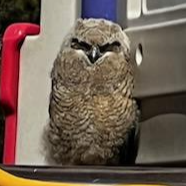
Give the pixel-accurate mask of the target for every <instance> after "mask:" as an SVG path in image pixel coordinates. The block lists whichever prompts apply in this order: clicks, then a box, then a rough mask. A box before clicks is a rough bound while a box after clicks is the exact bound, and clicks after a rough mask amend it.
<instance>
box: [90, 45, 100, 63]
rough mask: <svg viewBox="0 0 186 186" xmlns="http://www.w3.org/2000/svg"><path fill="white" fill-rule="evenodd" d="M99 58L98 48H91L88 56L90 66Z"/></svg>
mask: <svg viewBox="0 0 186 186" xmlns="http://www.w3.org/2000/svg"><path fill="white" fill-rule="evenodd" d="M100 57H101V54H100V51H99V48H98V47H95V46H93V47H92V49H91V51H90V53H89V54H88V58H89V60H90V62H91V63H92V64H94V63H95V62H96V61H97V60H98V59H99V58H100Z"/></svg>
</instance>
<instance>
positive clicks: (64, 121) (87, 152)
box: [49, 69, 137, 164]
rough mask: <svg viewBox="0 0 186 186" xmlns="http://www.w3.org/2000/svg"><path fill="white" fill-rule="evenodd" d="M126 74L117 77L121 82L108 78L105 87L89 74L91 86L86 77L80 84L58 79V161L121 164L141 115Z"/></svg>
mask: <svg viewBox="0 0 186 186" xmlns="http://www.w3.org/2000/svg"><path fill="white" fill-rule="evenodd" d="M124 72H125V77H123V75H121V74H119V75H117V78H118V82H117V81H116V79H113V77H111V79H109V76H108V77H105V78H106V81H107V80H108V83H107V82H106V83H105V82H104V78H103V79H102V81H101V79H99V78H100V77H101V75H100V77H99V74H98V76H97V77H95V76H94V78H93V77H92V79H91V74H90V73H88V72H87V74H88V77H89V78H90V79H89V81H87V82H86V81H85V79H84V77H85V76H83V77H82V79H81V78H80V79H79V81H80V82H81V80H83V82H82V83H80V84H79V83H77V82H76V80H74V81H73V83H72V82H71V81H70V80H69V79H67V81H66V82H65V81H64V79H63V80H62V79H58V80H57V81H56V83H54V84H53V87H52V92H51V101H50V126H51V127H50V130H51V132H50V133H49V139H50V141H51V143H53V144H55V145H54V146H53V147H52V148H53V149H52V151H51V152H52V156H53V157H54V159H56V161H59V163H62V164H66V163H67V164H106V163H108V162H109V163H111V162H112V160H113V159H114V160H115V161H118V160H117V159H118V154H119V150H118V148H119V147H120V146H122V145H123V144H124V143H125V139H126V136H127V135H128V132H129V131H130V130H131V128H133V127H134V123H135V121H136V112H137V106H136V102H135V101H134V100H133V99H132V97H131V94H132V89H133V77H132V76H131V73H130V71H128V70H125V71H124ZM66 73H67V74H68V72H67V69H66ZM79 73H80V72H79ZM84 73H85V74H86V71H85V72H84ZM110 73H112V72H110ZM107 75H108V74H107ZM80 77H81V76H80ZM54 79H55V78H54ZM90 80H93V81H90ZM74 82H75V83H74ZM95 82H97V83H95ZM112 82H114V83H112ZM63 83H64V84H63ZM82 85H83V86H82ZM100 87H101V88H100ZM81 88H82V90H81Z"/></svg>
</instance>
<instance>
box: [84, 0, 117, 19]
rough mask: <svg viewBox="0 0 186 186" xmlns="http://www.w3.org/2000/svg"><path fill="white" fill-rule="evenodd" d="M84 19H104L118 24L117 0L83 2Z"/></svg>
mask: <svg viewBox="0 0 186 186" xmlns="http://www.w3.org/2000/svg"><path fill="white" fill-rule="evenodd" d="M82 18H104V19H107V20H111V21H113V22H116V19H117V0H82Z"/></svg>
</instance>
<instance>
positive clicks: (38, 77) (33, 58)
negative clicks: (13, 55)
mask: <svg viewBox="0 0 186 186" xmlns="http://www.w3.org/2000/svg"><path fill="white" fill-rule="evenodd" d="M80 3H81V1H80V0H78V1H77V0H76V1H74V0H68V1H67V0H43V1H42V11H41V33H40V35H39V36H29V37H27V38H26V40H25V42H24V44H23V47H22V49H21V57H20V81H19V107H18V136H17V149H16V164H26V165H45V164H46V162H45V158H44V156H43V152H42V151H43V150H42V133H43V128H44V126H45V125H46V124H47V121H48V118H49V116H48V105H49V93H50V86H51V84H50V71H51V69H52V65H53V61H54V59H55V57H56V55H57V52H58V50H59V48H60V45H61V43H62V40H63V38H64V36H65V35H66V34H67V32H68V31H69V29H70V28H71V27H72V25H73V24H74V22H75V20H76V18H77V17H79V16H80V12H81V11H80V9H79V7H80V6H79V5H80Z"/></svg>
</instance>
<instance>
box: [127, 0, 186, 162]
mask: <svg viewBox="0 0 186 186" xmlns="http://www.w3.org/2000/svg"><path fill="white" fill-rule="evenodd" d="M129 1H130V0H129ZM141 2H142V4H141V15H140V16H139V17H138V18H136V19H128V22H127V25H128V27H127V29H126V32H127V33H128V35H129V37H130V40H131V48H132V53H131V56H132V59H133V62H135V54H136V49H137V48H138V47H139V45H140V47H141V52H142V63H141V65H139V66H137V67H136V73H137V75H136V79H137V81H136V86H135V87H136V88H135V96H136V98H137V99H138V100H139V103H140V108H141V126H140V130H141V132H140V141H139V150H138V155H137V159H136V164H140V165H157V164H158V165H182V166H184V165H186V7H185V4H183V3H184V2H185V3H186V1H182V0H179V1H176V0H174V1H173V0H171V1H170V2H169V1H166V0H164V1H161V0H158V1H153V0H147V1H146V0H143V1H141ZM145 2H146V7H145ZM179 3H181V4H180V5H179ZM127 11H130V10H127Z"/></svg>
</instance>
